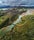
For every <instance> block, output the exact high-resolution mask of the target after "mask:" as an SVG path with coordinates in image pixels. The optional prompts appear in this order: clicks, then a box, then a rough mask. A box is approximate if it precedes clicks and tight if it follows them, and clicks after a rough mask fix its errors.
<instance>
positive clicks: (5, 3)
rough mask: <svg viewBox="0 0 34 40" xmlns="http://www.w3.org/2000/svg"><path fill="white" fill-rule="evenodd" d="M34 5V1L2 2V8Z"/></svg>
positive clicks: (14, 0)
mask: <svg viewBox="0 0 34 40" xmlns="http://www.w3.org/2000/svg"><path fill="white" fill-rule="evenodd" d="M21 4H22V5H31V4H32V5H34V0H0V6H1V5H10V6H15V5H21Z"/></svg>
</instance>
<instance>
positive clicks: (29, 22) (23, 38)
mask: <svg viewBox="0 0 34 40" xmlns="http://www.w3.org/2000/svg"><path fill="white" fill-rule="evenodd" d="M0 40H34V15H26V16H23V17H22V18H21V21H20V22H19V23H17V24H16V25H15V26H14V28H12V30H11V31H9V32H7V33H5V35H4V36H2V37H1V36H0Z"/></svg>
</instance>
